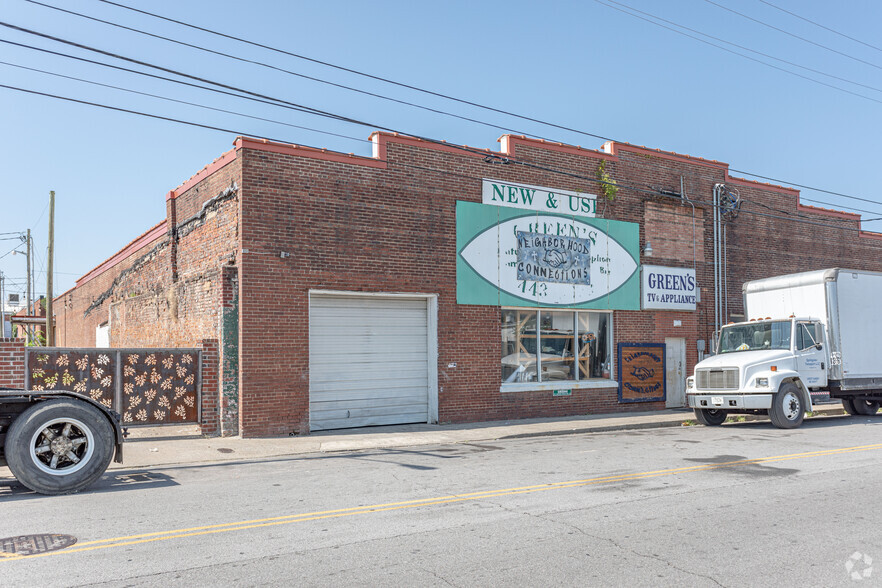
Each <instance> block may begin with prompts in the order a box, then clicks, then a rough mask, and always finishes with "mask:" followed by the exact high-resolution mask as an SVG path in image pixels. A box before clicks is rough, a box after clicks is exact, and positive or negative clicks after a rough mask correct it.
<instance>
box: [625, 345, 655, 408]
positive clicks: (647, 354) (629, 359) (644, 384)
mask: <svg viewBox="0 0 882 588" xmlns="http://www.w3.org/2000/svg"><path fill="white" fill-rule="evenodd" d="M618 351H619V354H618V360H619V361H618V367H619V377H618V380H619V402H653V401H661V400H664V399H665V345H664V343H619V345H618Z"/></svg>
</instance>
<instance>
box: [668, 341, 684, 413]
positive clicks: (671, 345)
mask: <svg viewBox="0 0 882 588" xmlns="http://www.w3.org/2000/svg"><path fill="white" fill-rule="evenodd" d="M665 369H666V373H665V388H666V389H667V390H666V393H667V398H666V400H665V406H666V407H668V408H680V407H682V406H686V339H684V338H683V337H667V338H665Z"/></svg>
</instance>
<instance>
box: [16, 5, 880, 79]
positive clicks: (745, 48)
mask: <svg viewBox="0 0 882 588" xmlns="http://www.w3.org/2000/svg"><path fill="white" fill-rule="evenodd" d="M29 1H31V0H29ZM606 2H608V3H610V4H616V5H618V6H622V7H624V8H627V9H628V10H633V11H634V12H638V13H640V14H643V15H645V16H648V17H650V18H654V19H656V20H659V21H661V22H664V23H667V24H669V25H672V26H675V27H678V28H681V29H683V30H686V31H689V32H690V33H695V34H696V35H701V36H702V37H707V38H708V39H713V40H714V41H719V42H720V43H725V44H726V45H731V46H732V47H737V48H738V49H741V50H743V51H749V52H750V53H753V54H755V55H761V56H763V57H766V58H768V59H773V60H775V61H778V62H780V63H785V64H787V65H791V66H793V67H798V68H799V69H803V70H805V71H810V72H812V73H816V74H818V75H822V76H826V77H828V78H832V79H834V80H839V81H840V82H846V83H848V84H854V85H855V86H860V87H861V88H866V89H868V90H873V91H875V92H882V88H877V87H876V86H869V85H867V84H862V83H861V82H855V81H854V80H849V79H847V78H843V77H840V76H837V75H834V74H831V73H827V72H824V71H821V70H819V69H814V68H811V67H807V66H805V65H800V64H798V63H795V62H793V61H788V60H786V59H781V58H779V57H775V56H774V55H769V54H768V53H763V52H762V51H756V50H755V49H751V48H750V47H745V46H744V45H739V44H738V43H733V42H731V41H727V40H725V39H721V38H719V37H715V36H713V35H709V34H707V33H704V32H702V31H699V30H696V29H692V28H689V27H687V26H685V25H682V24H679V23H676V22H674V21H671V20H668V19H665V18H662V17H660V16H658V15H656V14H652V13H649V12H645V11H643V10H640V9H637V8H634V7H633V6H630V5H628V4H624V3H622V2H617V1H616V0H606ZM598 4H603V2H598ZM610 8H612V6H610ZM687 36H688V35H687ZM712 45H713V43H712ZM714 46H717V45H714ZM720 48H721V49H722V47H720ZM736 55H738V53H736ZM742 57H744V56H742ZM760 63H762V62H760ZM765 65H768V64H765ZM785 71H786V70H785ZM788 73H792V72H788ZM808 79H811V78H808ZM833 87H835V86H833ZM837 89H839V88H837ZM858 95H859V96H860V94H858Z"/></svg>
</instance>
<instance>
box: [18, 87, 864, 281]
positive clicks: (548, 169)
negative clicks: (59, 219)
mask: <svg viewBox="0 0 882 588" xmlns="http://www.w3.org/2000/svg"><path fill="white" fill-rule="evenodd" d="M0 88H7V89H12V90H19V91H22V92H26V93H31V94H36V95H40V96H45V97H49V98H55V99H59V100H67V101H70V102H76V103H80V104H85V105H88V106H95V107H99V108H107V109H110V110H116V111H121V112H125V113H128V114H135V115H139V116H146V117H149V118H156V119H160V120H165V121H168V122H175V123H179V124H185V125H190V126H196V127H200V128H205V129H210V130H216V131H221V132H226V133H233V134H236V135H243V134H244V135H247V133H240V132H238V131H232V130H230V129H224V128H221V127H213V126H211V125H204V124H201V123H195V122H191V121H183V120H180V119H173V118H170V117H164V116H160V115H154V114H149V113H142V112H138V111H134V110H129V109H123V108H118V107H113V106H108V105H103V104H98V103H94V102H88V101H85V100H77V99H75V98H68V97H64V96H58V95H53V94H47V93H45V92H37V91H34V90H27V89H24V88H16V87H14V86H7V85H2V84H0ZM270 140H273V141H277V139H270ZM432 142H433V143H439V144H441V143H442V142H440V141H432ZM443 144H444V145H447V146H451V147H452V146H453V145H451V144H450V143H443ZM463 150H465V151H472V150H470V149H469V148H463ZM473 152H474V153H479V154H482V153H483V152H481V151H473ZM503 159H504V162H505V163H508V164H516V165H521V166H524V167H529V168H531V169H537V170H541V171H546V172H549V173H555V174H559V175H564V176H567V177H571V178H575V179H580V180H583V181H588V182H592V183H599V184H607V183H610V182H604V181H602V180H598V179H596V178H591V177H588V176H584V175H582V174H579V173H574V172H570V171H566V170H562V169H558V168H552V167H548V166H543V165H538V164H533V163H529V162H524V161H519V160H516V159H512V158H503ZM491 160H499V158H498V157H494V158H492V159H491ZM384 162H385V163H390V162H388V161H384ZM396 165H402V166H405V167H419V166H412V165H408V164H400V163H399V164H396ZM422 169H428V168H422ZM435 171H438V172H439V173H447V172H445V171H444V170H435ZM458 175H460V176H462V177H468V178H471V179H483V178H478V177H476V176H468V175H466V174H458ZM615 185H617V186H618V187H619V188H622V189H627V190H631V191H634V192H637V193H643V194H648V195H651V196H655V197H658V196H665V194H662V193H661V192H659V191H658V190H647V189H644V188H640V187H637V186H631V185H628V184H622V183H619V182H616V183H615ZM691 202H693V203H697V204H704V205H706V206H710V207H713V206H714V204H713V203H711V202H707V201H704V200H697V199H691ZM717 206H718V207H719V208H722V207H720V206H719V205H717ZM742 212H743V213H746V214H752V215H754V216H765V217H769V218H777V219H784V220H791V221H793V222H801V223H804V224H809V225H814V226H822V227H828V228H836V229H841V230H854V231H860V230H861V229H860V228H859V227H858V228H854V229H852V228H851V227H843V226H842V225H841V224H840V225H831V224H828V223H824V222H819V221H810V220H806V219H803V218H800V217H798V216H794V215H793V214H792V213H786V214H790V216H781V215H773V214H767V213H759V212H753V211H746V210H743V209H742ZM853 222H855V223H857V222H858V221H857V220H855V221H853ZM7 255H8V254H7ZM39 273H40V274H43V273H45V272H44V271H43V270H42V266H41V270H40V272H39Z"/></svg>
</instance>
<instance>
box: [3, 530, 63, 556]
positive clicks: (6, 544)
mask: <svg viewBox="0 0 882 588" xmlns="http://www.w3.org/2000/svg"><path fill="white" fill-rule="evenodd" d="M76 542H77V538H76V537H74V536H73V535H22V536H21V537H6V538H5V539H0V556H4V555H6V556H9V555H36V554H38V553H46V552H47V551H58V550H59V549H64V548H65V547H70V546H71V545H73V544H74V543H76Z"/></svg>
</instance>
